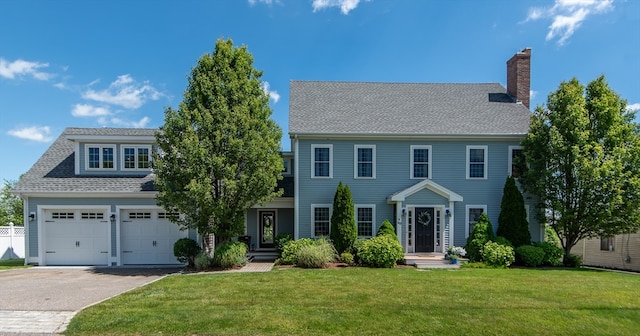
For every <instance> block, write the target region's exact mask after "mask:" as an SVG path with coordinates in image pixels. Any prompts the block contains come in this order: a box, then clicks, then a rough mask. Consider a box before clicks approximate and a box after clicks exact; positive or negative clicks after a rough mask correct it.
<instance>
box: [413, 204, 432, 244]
mask: <svg viewBox="0 0 640 336" xmlns="http://www.w3.org/2000/svg"><path fill="white" fill-rule="evenodd" d="M415 213H416V224H415V231H416V245H415V251H416V252H433V251H434V243H433V241H434V236H433V232H434V230H433V229H434V222H435V220H436V218H435V216H434V215H435V214H434V211H433V208H416V210H415Z"/></svg>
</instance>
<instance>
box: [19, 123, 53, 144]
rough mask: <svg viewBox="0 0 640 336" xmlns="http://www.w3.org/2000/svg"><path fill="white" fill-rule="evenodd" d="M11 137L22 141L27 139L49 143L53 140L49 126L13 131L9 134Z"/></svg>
mask: <svg viewBox="0 0 640 336" xmlns="http://www.w3.org/2000/svg"><path fill="white" fill-rule="evenodd" d="M8 134H9V135H11V136H14V137H16V138H20V139H27V140H31V141H37V142H49V141H51V140H52V139H53V138H52V137H51V135H50V134H51V129H50V128H49V126H42V127H38V126H32V127H23V128H19V129H13V130H11V131H9V132H8Z"/></svg>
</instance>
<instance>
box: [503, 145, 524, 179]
mask: <svg viewBox="0 0 640 336" xmlns="http://www.w3.org/2000/svg"><path fill="white" fill-rule="evenodd" d="M514 149H521V150H522V149H524V147H522V146H509V152H508V153H507V155H508V156H507V159H508V160H509V163H508V164H507V174H508V175H507V176H513V175H512V174H513V150H514Z"/></svg>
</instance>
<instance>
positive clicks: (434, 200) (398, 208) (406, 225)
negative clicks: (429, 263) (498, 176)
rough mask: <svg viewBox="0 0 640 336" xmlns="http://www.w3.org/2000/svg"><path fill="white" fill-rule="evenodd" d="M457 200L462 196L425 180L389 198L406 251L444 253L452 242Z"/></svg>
mask: <svg viewBox="0 0 640 336" xmlns="http://www.w3.org/2000/svg"><path fill="white" fill-rule="evenodd" d="M455 202H462V196H460V195H458V194H457V193H455V192H453V191H451V190H449V189H447V188H445V187H443V186H442V185H440V184H437V183H435V182H433V181H432V180H430V179H425V180H422V181H420V182H419V183H416V184H414V185H412V186H410V187H408V188H406V189H404V190H401V191H399V192H397V193H395V194H393V195H391V196H389V197H388V198H387V203H389V204H393V205H394V206H395V212H396V233H397V235H398V239H399V240H400V244H401V245H402V247H403V249H404V251H405V252H406V253H421V252H424V253H433V252H437V253H444V252H445V251H446V249H447V247H449V246H452V245H453V238H454V223H455V222H454V213H455V211H454V210H455Z"/></svg>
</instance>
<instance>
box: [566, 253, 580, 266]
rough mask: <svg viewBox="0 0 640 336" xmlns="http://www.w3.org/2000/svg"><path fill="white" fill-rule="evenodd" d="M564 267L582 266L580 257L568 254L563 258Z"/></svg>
mask: <svg viewBox="0 0 640 336" xmlns="http://www.w3.org/2000/svg"><path fill="white" fill-rule="evenodd" d="M564 265H565V266H567V267H580V266H582V257H581V256H579V255H577V254H573V253H569V254H566V255H565V256H564Z"/></svg>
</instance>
